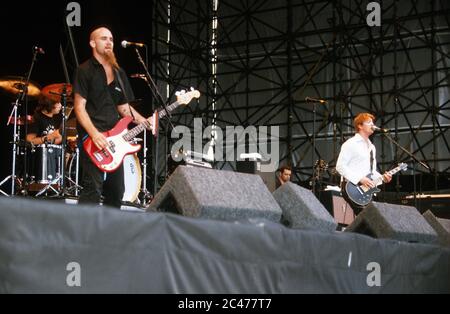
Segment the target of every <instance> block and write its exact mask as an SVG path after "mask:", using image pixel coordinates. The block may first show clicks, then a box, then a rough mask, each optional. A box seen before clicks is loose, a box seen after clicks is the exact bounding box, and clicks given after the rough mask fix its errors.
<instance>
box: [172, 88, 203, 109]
mask: <svg viewBox="0 0 450 314" xmlns="http://www.w3.org/2000/svg"><path fill="white" fill-rule="evenodd" d="M175 95H176V96H177V102H178V103H179V104H180V105H187V104H188V103H190V102H191V100H192V99H193V98H199V97H200V92H199V91H198V90H195V89H194V88H193V87H191V90H190V91H189V92H186V91H185V90H182V91H179V92H176V93H175Z"/></svg>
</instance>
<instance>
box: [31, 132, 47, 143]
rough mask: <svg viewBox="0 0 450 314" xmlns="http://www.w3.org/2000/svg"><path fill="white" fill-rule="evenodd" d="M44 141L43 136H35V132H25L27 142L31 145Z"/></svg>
mask: <svg viewBox="0 0 450 314" xmlns="http://www.w3.org/2000/svg"><path fill="white" fill-rule="evenodd" d="M45 141H46V138H45V136H37V134H36V133H29V134H27V142H30V143H31V144H33V145H41V144H44V143H45Z"/></svg>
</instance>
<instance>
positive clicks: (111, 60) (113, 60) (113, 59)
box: [105, 50, 119, 69]
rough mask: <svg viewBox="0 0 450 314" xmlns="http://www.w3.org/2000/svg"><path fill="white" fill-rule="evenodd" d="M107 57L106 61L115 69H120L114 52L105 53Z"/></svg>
mask: <svg viewBox="0 0 450 314" xmlns="http://www.w3.org/2000/svg"><path fill="white" fill-rule="evenodd" d="M105 57H106V61H107V62H108V63H109V64H110V65H111V66H112V67H114V68H116V69H118V68H119V64H118V63H117V59H116V55H115V54H114V51H112V50H107V51H105Z"/></svg>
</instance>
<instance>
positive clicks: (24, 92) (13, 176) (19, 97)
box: [0, 47, 39, 196]
mask: <svg viewBox="0 0 450 314" xmlns="http://www.w3.org/2000/svg"><path fill="white" fill-rule="evenodd" d="M38 53H39V50H38V49H36V47H33V58H32V60H31V65H30V70H29V71H28V75H27V80H26V82H24V84H23V89H22V91H21V92H20V93H19V94H18V95H17V99H16V102H15V103H14V107H13V110H12V112H11V115H10V117H11V116H12V115H14V131H13V156H12V173H11V175H10V176H8V177H6V178H5V179H4V180H3V181H2V182H0V186H2V185H3V184H5V183H6V182H8V180H9V179H11V194H7V193H6V192H4V191H3V190H1V189H0V193H1V194H3V195H4V196H13V195H14V194H15V192H16V187H15V184H16V180H17V176H16V156H17V143H18V141H19V132H18V127H17V118H18V116H17V108H18V107H19V105H20V103H21V102H22V101H23V100H25V103H26V102H27V96H28V84H29V83H30V78H31V73H32V72H33V68H34V64H35V63H36V60H37V55H38ZM25 119H26V114H25ZM25 121H26V120H25ZM8 124H9V121H8ZM25 175H26V174H25Z"/></svg>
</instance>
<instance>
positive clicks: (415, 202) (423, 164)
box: [383, 132, 432, 208]
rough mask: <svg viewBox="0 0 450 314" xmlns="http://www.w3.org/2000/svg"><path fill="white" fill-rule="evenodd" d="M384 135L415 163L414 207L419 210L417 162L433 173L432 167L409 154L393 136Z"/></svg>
mask: <svg viewBox="0 0 450 314" xmlns="http://www.w3.org/2000/svg"><path fill="white" fill-rule="evenodd" d="M383 135H384V136H385V137H386V138H387V139H388V140H389V141H390V142H392V143H393V144H395V145H396V146H397V147H398V148H400V149H401V150H402V151H403V152H404V153H406V154H407V155H408V156H409V157H411V158H412V159H413V161H414V166H413V178H414V179H413V180H414V206H415V207H416V208H417V198H416V194H417V187H416V162H417V163H419V164H420V165H421V166H422V167H424V168H425V169H427V170H428V171H430V172H431V170H432V169H431V168H430V166H428V165H427V164H425V163H424V162H422V161H420V160H419V159H417V157H416V156H414V155H413V154H412V153H411V152H409V151H408V150H407V149H405V148H403V147H402V146H401V145H400V144H399V143H398V142H397V141H396V140H394V139H393V138H392V137H391V136H389V135H388V134H387V133H386V132H383Z"/></svg>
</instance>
